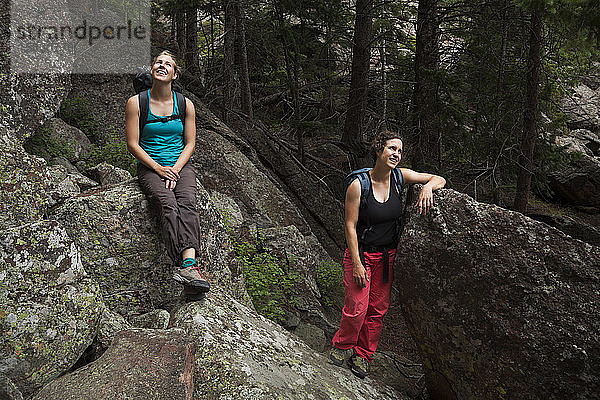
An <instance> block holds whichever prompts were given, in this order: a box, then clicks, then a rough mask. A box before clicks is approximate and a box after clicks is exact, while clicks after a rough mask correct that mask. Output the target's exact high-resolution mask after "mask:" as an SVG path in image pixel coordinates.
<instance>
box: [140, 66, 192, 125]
mask: <svg viewBox="0 0 600 400" xmlns="http://www.w3.org/2000/svg"><path fill="white" fill-rule="evenodd" d="M151 87H152V75H151V74H150V70H149V69H147V68H138V72H137V74H136V75H135V77H134V78H133V89H134V90H135V92H136V93H137V94H138V104H139V107H140V123H139V127H140V135H141V134H142V131H143V129H144V126H146V124H150V123H154V122H168V121H171V120H173V119H181V123H182V124H183V132H184V133H185V96H184V95H183V93H181V91H182V88H181V85H179V83H178V82H173V84H172V88H173V91H175V101H177V108H178V109H179V114H178V115H174V114H173V115H168V116H165V117H162V118H158V119H155V120H152V121H147V119H148V111H149V109H150V99H149V98H148V89H150V88H151Z"/></svg>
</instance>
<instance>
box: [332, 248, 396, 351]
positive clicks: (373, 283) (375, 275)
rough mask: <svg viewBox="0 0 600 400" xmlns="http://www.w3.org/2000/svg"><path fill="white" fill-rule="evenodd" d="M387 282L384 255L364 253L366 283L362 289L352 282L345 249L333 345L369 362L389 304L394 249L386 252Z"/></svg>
mask: <svg viewBox="0 0 600 400" xmlns="http://www.w3.org/2000/svg"><path fill="white" fill-rule="evenodd" d="M388 254H389V266H390V275H389V282H388V283H383V264H384V263H383V253H365V268H366V269H367V276H368V277H369V281H368V282H367V285H366V286H365V287H364V288H362V287H360V286H358V285H357V284H356V282H354V278H353V277H352V271H353V269H354V266H353V265H352V258H351V257H350V252H349V251H348V249H346V252H345V254H344V289H345V291H346V300H345V305H344V308H343V310H342V320H341V322H340V329H339V330H338V331H337V332H336V333H335V336H334V337H333V346H334V347H337V348H338V349H344V350H345V349H354V352H355V353H356V354H357V355H358V356H360V357H362V358H366V359H367V360H368V361H369V362H370V361H371V360H372V357H373V353H375V350H376V349H377V343H379V336H380V334H381V327H382V326H383V316H384V315H385V313H386V312H387V310H388V307H389V305H390V291H391V289H392V279H393V270H392V266H393V265H394V257H395V256H396V250H395V249H393V250H388Z"/></svg>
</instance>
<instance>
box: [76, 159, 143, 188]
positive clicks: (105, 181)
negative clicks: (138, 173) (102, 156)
mask: <svg viewBox="0 0 600 400" xmlns="http://www.w3.org/2000/svg"><path fill="white" fill-rule="evenodd" d="M86 173H87V174H88V175H89V176H90V177H91V178H92V179H93V180H95V181H98V182H100V184H101V185H102V186H106V185H115V184H117V183H121V182H127V181H130V180H131V179H133V177H132V176H131V174H130V173H129V172H128V171H125V170H123V169H121V168H119V167H115V166H114V165H111V164H109V163H107V162H103V163H100V164H98V165H96V166H95V167H93V168H90V169H88V170H87V171H86Z"/></svg>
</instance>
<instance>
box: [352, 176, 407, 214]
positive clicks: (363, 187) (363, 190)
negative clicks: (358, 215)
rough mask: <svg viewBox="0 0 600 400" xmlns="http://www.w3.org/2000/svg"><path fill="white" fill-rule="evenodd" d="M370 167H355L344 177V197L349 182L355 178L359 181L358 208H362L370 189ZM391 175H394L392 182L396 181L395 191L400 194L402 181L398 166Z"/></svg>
mask: <svg viewBox="0 0 600 400" xmlns="http://www.w3.org/2000/svg"><path fill="white" fill-rule="evenodd" d="M371 169H372V168H361V169H357V170H355V171H352V172H350V173H349V174H348V176H346V178H345V179H344V198H345V197H346V192H347V191H348V187H349V186H350V184H351V183H352V182H354V180H355V179H358V180H359V181H360V208H363V207H364V206H365V204H366V203H367V195H368V194H369V190H371V185H369V171H370V170H371ZM392 175H394V182H396V193H397V194H398V195H400V194H401V193H402V184H403V183H404V179H403V176H402V172H400V168H394V169H393V170H392Z"/></svg>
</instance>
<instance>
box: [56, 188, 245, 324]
mask: <svg viewBox="0 0 600 400" xmlns="http://www.w3.org/2000/svg"><path fill="white" fill-rule="evenodd" d="M199 189H200V192H199V196H198V203H197V209H198V211H199V216H200V226H201V238H200V254H199V256H198V257H199V258H200V259H202V260H204V262H205V264H204V265H203V271H205V272H206V273H207V274H208V277H209V279H210V280H211V281H212V282H213V283H215V284H217V283H220V284H223V285H227V286H228V287H229V288H230V289H231V291H232V293H237V294H238V295H239V297H238V298H239V299H241V300H242V299H244V296H247V295H246V294H245V291H244V289H243V287H242V286H241V285H242V283H241V282H240V280H238V279H235V274H233V275H232V272H231V271H230V270H229V268H228V266H229V265H231V264H233V263H232V262H231V259H230V254H229V247H228V238H227V234H226V233H225V230H224V228H223V227H222V223H221V221H220V216H219V214H218V213H217V212H216V210H215V209H214V207H213V206H212V205H211V203H210V199H209V198H208V196H207V194H206V192H205V191H203V189H202V187H200V186H199ZM155 211H156V210H155V209H154V208H153V207H151V206H150V205H149V203H148V200H147V199H146V196H145V195H144V194H143V193H142V192H141V190H140V188H139V185H138V183H137V182H130V183H123V184H118V185H115V186H112V187H108V188H101V189H97V190H95V191H88V192H86V193H85V194H83V195H81V196H78V197H74V198H71V199H69V200H67V201H66V202H65V203H64V204H63V205H61V206H60V207H57V208H56V209H55V210H54V212H53V214H52V215H53V217H54V218H55V219H57V220H58V221H60V222H61V223H62V224H63V226H64V227H65V229H66V230H67V232H69V235H70V236H71V237H72V238H73V239H74V240H75V242H76V244H77V246H78V247H79V248H80V249H81V252H82V256H83V262H84V266H85V268H86V270H87V271H90V275H91V276H92V277H93V279H94V280H95V281H96V282H98V284H99V285H100V288H101V291H102V295H103V297H104V299H105V302H106V305H107V306H108V308H109V309H110V310H111V311H113V312H118V313H119V314H121V315H124V316H130V315H139V314H142V313H145V312H149V311H152V310H154V309H155V308H172V307H173V306H174V304H176V303H177V302H178V301H179V296H180V293H181V285H179V284H178V283H176V282H175V281H174V280H173V279H172V275H173V265H172V262H171V260H170V259H169V258H168V257H167V254H166V250H165V247H164V245H163V243H162V240H161V237H160V229H159V227H158V221H157V216H156V215H155ZM242 301H244V300H242Z"/></svg>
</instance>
